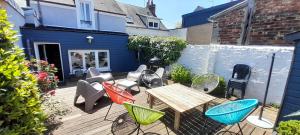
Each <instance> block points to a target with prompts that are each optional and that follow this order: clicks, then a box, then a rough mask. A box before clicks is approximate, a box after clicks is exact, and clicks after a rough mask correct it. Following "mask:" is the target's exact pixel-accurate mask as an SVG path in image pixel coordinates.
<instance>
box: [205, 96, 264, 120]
mask: <svg viewBox="0 0 300 135" xmlns="http://www.w3.org/2000/svg"><path fill="white" fill-rule="evenodd" d="M257 104H258V100H257V99H244V100H237V101H231V102H227V103H223V104H220V105H217V106H214V107H212V108H210V109H209V110H207V111H206V112H205V115H206V116H208V117H210V118H212V119H213V120H216V121H218V122H220V123H223V124H227V125H232V124H235V123H238V122H240V121H241V120H242V119H244V118H245V117H246V116H247V115H248V114H249V113H250V112H251V111H252V110H253V109H254V108H255V107H256V106H257Z"/></svg>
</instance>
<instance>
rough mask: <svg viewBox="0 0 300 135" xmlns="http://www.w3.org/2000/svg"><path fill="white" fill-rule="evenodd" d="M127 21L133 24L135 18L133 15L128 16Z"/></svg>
mask: <svg viewBox="0 0 300 135" xmlns="http://www.w3.org/2000/svg"><path fill="white" fill-rule="evenodd" d="M126 22H127V23H128V24H133V18H132V17H131V16H126Z"/></svg>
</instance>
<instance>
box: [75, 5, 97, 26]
mask: <svg viewBox="0 0 300 135" xmlns="http://www.w3.org/2000/svg"><path fill="white" fill-rule="evenodd" d="M76 7H77V18H78V26H79V28H88V29H91V28H93V27H94V20H93V18H94V15H93V13H94V8H93V3H92V0H76Z"/></svg>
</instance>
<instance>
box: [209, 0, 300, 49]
mask: <svg viewBox="0 0 300 135" xmlns="http://www.w3.org/2000/svg"><path fill="white" fill-rule="evenodd" d="M210 19H211V20H212V22H213V25H214V26H213V33H214V34H213V38H212V39H213V41H212V42H215V43H219V44H235V45H280V46H283V45H293V42H291V41H286V40H284V36H285V35H286V34H288V33H292V32H295V31H299V30H300V4H299V0H256V1H253V0H248V1H247V0H245V1H244V2H241V3H239V4H237V5H235V6H233V7H231V8H228V9H226V10H224V11H222V12H220V13H217V14H215V15H213V16H211V17H210Z"/></svg>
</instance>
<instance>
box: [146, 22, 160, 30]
mask: <svg viewBox="0 0 300 135" xmlns="http://www.w3.org/2000/svg"><path fill="white" fill-rule="evenodd" d="M150 22H152V23H153V26H150V25H149V23H150ZM154 23H157V27H154ZM148 28H151V29H159V21H153V20H149V21H148Z"/></svg>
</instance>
